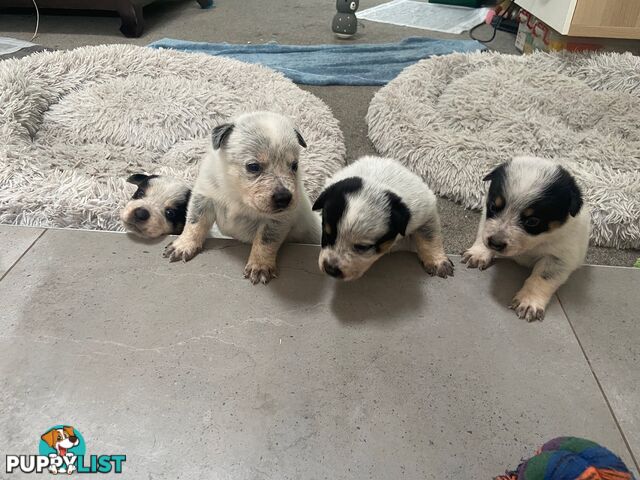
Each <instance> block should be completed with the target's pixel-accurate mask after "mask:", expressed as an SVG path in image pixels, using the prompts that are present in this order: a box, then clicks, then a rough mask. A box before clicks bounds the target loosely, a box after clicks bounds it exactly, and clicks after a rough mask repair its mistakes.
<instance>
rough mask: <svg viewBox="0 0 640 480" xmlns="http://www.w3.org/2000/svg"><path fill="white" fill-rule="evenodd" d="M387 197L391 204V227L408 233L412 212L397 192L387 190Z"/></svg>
mask: <svg viewBox="0 0 640 480" xmlns="http://www.w3.org/2000/svg"><path fill="white" fill-rule="evenodd" d="M387 198H388V199H389V205H390V206H391V220H390V223H391V228H392V229H393V230H395V231H397V232H399V233H400V234H401V235H403V236H404V235H405V234H406V233H407V225H409V220H411V212H410V211H409V208H407V206H406V205H405V203H404V202H403V201H402V199H400V197H399V196H398V195H396V194H395V193H393V192H387Z"/></svg>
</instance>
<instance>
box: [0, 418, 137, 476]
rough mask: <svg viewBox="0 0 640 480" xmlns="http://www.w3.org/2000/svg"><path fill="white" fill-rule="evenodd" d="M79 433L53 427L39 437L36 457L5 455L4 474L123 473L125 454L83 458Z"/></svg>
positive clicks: (82, 446) (67, 428) (82, 445)
mask: <svg viewBox="0 0 640 480" xmlns="http://www.w3.org/2000/svg"><path fill="white" fill-rule="evenodd" d="M86 451H87V449H86V444H85V443H84V438H83V437H82V434H81V433H80V432H79V431H78V430H76V429H75V428H74V427H71V426H68V425H56V426H55V427H52V428H50V429H49V430H47V431H46V432H45V433H43V434H42V435H41V436H40V444H39V448H38V453H39V454H38V455H7V456H6V473H16V472H21V473H45V472H49V473H52V474H58V473H64V474H67V475H71V474H74V473H78V474H80V473H122V465H123V464H124V462H125V461H126V460H127V457H126V455H89V456H87V455H86Z"/></svg>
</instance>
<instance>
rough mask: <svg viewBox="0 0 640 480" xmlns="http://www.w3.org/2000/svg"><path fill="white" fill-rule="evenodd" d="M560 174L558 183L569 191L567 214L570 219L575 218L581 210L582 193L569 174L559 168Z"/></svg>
mask: <svg viewBox="0 0 640 480" xmlns="http://www.w3.org/2000/svg"><path fill="white" fill-rule="evenodd" d="M560 172H561V174H560V179H561V180H560V181H561V182H562V183H564V185H565V187H566V189H567V190H568V191H569V199H570V200H569V213H570V214H571V216H572V217H575V216H576V215H577V214H578V213H579V212H580V209H581V208H582V204H583V201H582V191H581V190H580V187H579V186H578V184H577V183H576V181H575V179H574V178H573V177H572V176H571V174H570V173H569V172H567V171H566V170H565V169H564V168H562V167H560Z"/></svg>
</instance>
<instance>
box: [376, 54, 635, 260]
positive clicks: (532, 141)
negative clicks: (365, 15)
mask: <svg viewBox="0 0 640 480" xmlns="http://www.w3.org/2000/svg"><path fill="white" fill-rule="evenodd" d="M367 121H368V124H369V136H370V138H371V140H372V141H373V143H374V145H375V147H376V148H377V149H378V150H379V151H380V152H382V153H384V154H386V155H390V156H394V157H396V158H398V159H399V160H401V161H402V162H403V163H404V164H406V165H407V166H408V167H410V168H411V169H412V170H414V171H415V172H417V173H419V174H420V175H422V176H423V177H424V178H425V180H426V181H427V182H428V183H429V184H430V185H431V187H432V188H433V189H434V190H435V191H436V192H437V193H439V194H440V195H443V196H446V197H448V198H450V199H452V200H454V201H457V202H460V203H462V204H463V205H464V206H466V207H467V208H474V209H477V208H480V207H481V203H482V197H483V194H484V191H485V185H483V182H482V177H483V176H484V175H485V174H486V173H488V172H489V171H490V170H491V168H492V167H493V166H495V165H497V164H499V163H501V162H504V161H506V160H509V159H510V158H511V157H512V156H514V155H517V154H529V155H531V154H533V155H536V156H540V157H547V158H552V159H556V160H558V161H560V162H561V163H563V164H564V165H565V166H566V168H567V169H568V170H570V171H571V172H572V173H573V174H574V175H575V176H576V177H577V179H578V181H579V183H580V185H581V186H582V188H583V191H584V194H585V197H586V200H587V202H588V204H589V205H590V207H591V209H592V216H593V233H592V242H593V243H594V244H596V245H600V246H610V247H618V248H640V213H639V212H640V58H639V57H634V56H632V55H630V54H625V55H622V54H606V55H603V54H599V55H597V54H593V55H584V54H544V53H538V54H534V55H527V56H522V57H518V56H510V55H500V54H494V53H492V54H489V53H471V54H453V55H448V56H443V57H435V58H431V59H428V60H424V61H421V62H420V63H418V64H416V65H414V66H411V67H409V68H407V69H406V70H404V72H403V73H401V74H400V75H399V76H398V77H397V78H396V79H395V80H393V81H392V82H390V83H389V84H388V85H387V86H386V87H384V88H382V89H381V90H380V91H379V92H378V93H377V95H376V96H375V97H374V99H373V101H372V102H371V105H370V107H369V112H368V115H367Z"/></svg>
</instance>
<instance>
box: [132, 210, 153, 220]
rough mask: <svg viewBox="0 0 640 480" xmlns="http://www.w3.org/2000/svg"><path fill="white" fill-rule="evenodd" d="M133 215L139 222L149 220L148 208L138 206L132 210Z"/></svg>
mask: <svg viewBox="0 0 640 480" xmlns="http://www.w3.org/2000/svg"><path fill="white" fill-rule="evenodd" d="M133 216H134V217H136V220H138V221H140V222H146V221H147V220H149V216H150V215H149V210H147V209H146V208H142V207H138V208H136V209H135V210H134V211H133Z"/></svg>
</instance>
